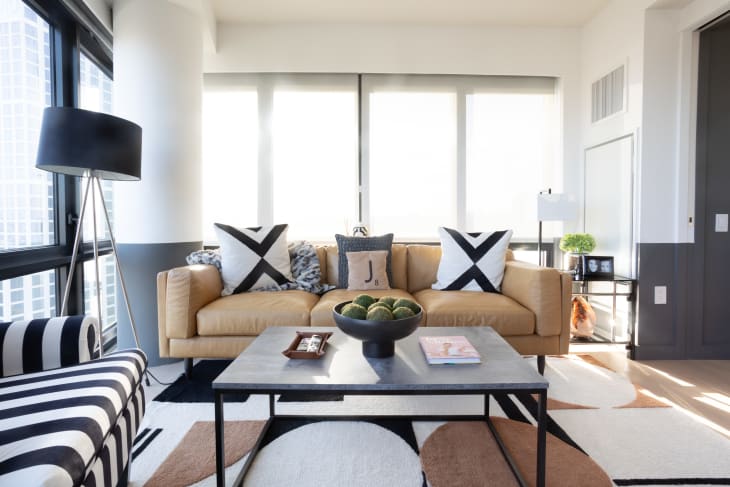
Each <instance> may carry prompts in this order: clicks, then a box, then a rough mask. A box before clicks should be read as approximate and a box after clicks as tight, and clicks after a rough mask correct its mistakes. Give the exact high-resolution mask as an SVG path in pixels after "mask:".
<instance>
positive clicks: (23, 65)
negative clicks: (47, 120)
mask: <svg viewBox="0 0 730 487" xmlns="http://www.w3.org/2000/svg"><path fill="white" fill-rule="evenodd" d="M77 13H79V12H77ZM79 15H80V17H78V18H77V17H76V16H75V15H74V14H72V13H71V12H70V11H69V10H68V9H67V7H66V6H65V3H64V2H58V1H56V0H32V1H23V0H0V319H3V320H17V319H31V318H34V317H41V316H53V315H55V314H56V311H57V307H58V303H59V302H60V291H61V290H62V289H59V287H60V286H59V285H58V282H59V280H60V279H62V278H63V277H64V276H65V275H67V274H68V271H69V265H70V262H71V255H70V252H71V249H72V247H73V238H74V225H73V224H72V223H69V221H70V217H72V216H73V215H78V214H79V212H80V208H79V203H80V202H79V201H74V198H73V195H76V194H77V193H78V189H79V188H78V178H75V177H70V176H63V175H54V174H52V173H50V172H46V171H40V170H36V169H35V158H36V153H37V144H38V137H39V132H40V124H41V120H42V115H43V109H44V108H45V107H47V106H74V103H75V101H76V100H77V99H78V100H81V104H80V105H77V106H83V107H85V108H90V109H94V110H104V111H108V110H109V109H110V108H111V105H110V103H111V85H110V83H111V81H110V78H109V76H108V73H111V51H110V49H109V48H108V47H107V46H108V45H109V42H110V36H109V33H107V32H100V31H98V30H96V28H95V27H94V26H93V25H92V23H93V22H90V21H89V20H88V19H86V18H85V15H86V14H85V13H84V12H81V13H79ZM80 52H83V53H85V54H83V55H81V56H80V54H79V53H80ZM92 59H93V61H92ZM100 66H103V67H104V68H103V69H101V68H100ZM79 67H80V69H79V70H77V68H79ZM79 71H81V72H79ZM105 193H106V192H105ZM107 194H108V193H107ZM58 196H60V197H58ZM110 201H111V200H110ZM102 228H103V227H102ZM90 247H91V246H89V245H85V246H82V248H81V249H80V252H79V263H78V264H77V269H76V273H75V275H76V276H81V273H82V269H83V262H84V261H88V260H89V259H90V258H93V254H92V252H91V250H90ZM109 247H110V245H109V242H108V241H107V242H102V245H101V248H100V251H101V253H102V255H104V254H107V253H108V252H109V251H110V248H109ZM111 275H113V274H111ZM108 281H111V279H107V282H108ZM78 287H80V286H78ZM76 288H77V287H74V288H73V289H72V290H71V292H70V301H69V305H68V309H67V310H66V312H67V313H69V314H76V313H83V312H84V308H83V305H84V301H83V294H82V293H81V292H79V291H77V290H76ZM107 291H108V294H109V295H112V296H113V294H114V293H113V292H110V291H109V290H108V289H107ZM111 303H112V304H113V301H111Z"/></svg>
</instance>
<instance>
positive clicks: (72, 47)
mask: <svg viewBox="0 0 730 487" xmlns="http://www.w3.org/2000/svg"><path fill="white" fill-rule="evenodd" d="M21 1H22V2H23V3H25V5H27V6H28V7H29V8H30V9H32V10H33V11H34V12H35V13H36V14H38V15H39V16H40V17H41V18H42V19H43V20H44V21H46V22H47V23H48V24H49V30H50V32H49V34H50V39H49V40H50V50H51V106H59V107H64V106H67V107H77V106H78V103H79V81H80V80H79V74H80V73H79V65H80V55H81V52H83V53H84V54H85V55H86V56H88V57H89V58H90V59H91V60H92V61H93V62H94V63H95V64H97V66H99V67H100V68H101V69H102V71H104V73H105V74H107V75H108V76H109V77H110V78H112V79H113V76H112V75H113V63H112V56H111V50H110V48H109V47H108V45H107V44H103V43H102V41H107V42H109V41H110V36H109V33H108V32H103V31H101V30H100V28H99V26H100V25H101V24H100V23H99V22H98V21H97V22H93V21H90V20H89V18H90V17H89V15H88V7H86V5H85V4H84V3H83V1H82V0H73V1H71V2H70V4H69V5H70V6H71V7H72V9H69V8H67V7H66V6H64V5H63V4H62V3H61V2H58V1H57V0H21ZM92 17H93V15H92ZM99 39H101V40H99ZM82 186H83V185H82V183H81V180H80V178H77V177H74V176H66V175H61V174H54V175H53V196H54V208H53V212H54V230H55V238H56V241H55V243H54V244H52V245H45V246H38V247H28V248H22V249H7V250H1V251H0V281H4V280H6V279H12V278H15V277H22V276H25V275H29V274H34V273H37V272H42V271H48V270H55V271H56V273H55V275H56V286H55V293H56V302H57V303H60V302H61V300H62V296H63V294H62V293H63V291H64V288H65V284H66V279H67V276H68V273H69V271H70V265H71V260H72V253H73V244H74V237H75V231H76V223H77V221H78V215H79V214H80V211H81V191H82V189H83V188H82ZM111 252H112V246H111V241H110V240H103V241H100V242H99V255H100V256H102V255H107V254H109V253H111ZM93 258H94V251H93V244H92V243H91V242H89V243H83V244H80V245H79V249H78V252H77V262H76V269H75V271H74V279H73V281H72V283H71V289H70V293H69V302H68V309H67V313H68V314H83V312H84V296H83V288H84V279H83V277H84V276H83V264H84V262H86V261H88V260H93ZM115 335H116V333H115ZM115 341H116V340H115V339H114V340H113V342H115ZM113 342H112V343H108V344H107V345H110V346H113V345H114V343H113Z"/></svg>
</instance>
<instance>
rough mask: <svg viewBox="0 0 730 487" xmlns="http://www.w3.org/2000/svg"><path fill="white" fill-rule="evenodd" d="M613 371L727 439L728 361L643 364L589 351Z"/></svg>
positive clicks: (729, 420)
mask: <svg viewBox="0 0 730 487" xmlns="http://www.w3.org/2000/svg"><path fill="white" fill-rule="evenodd" d="M576 352H577V353H583V352H585V353H590V354H591V355H593V356H594V357H595V358H597V359H598V360H600V361H602V362H603V363H605V364H606V365H608V366H609V367H611V368H612V369H614V370H615V371H617V372H618V373H620V374H623V375H624V376H626V377H627V378H629V379H630V380H631V381H632V382H634V384H636V385H638V386H639V387H643V388H645V389H646V390H648V391H649V392H651V393H652V394H653V395H654V396H656V397H657V398H659V399H660V400H665V401H668V402H669V403H671V404H672V405H673V406H675V407H677V408H679V409H680V410H682V411H683V412H684V413H685V414H687V415H688V416H690V417H693V418H695V419H696V420H698V421H701V422H704V423H706V424H707V425H708V426H710V427H711V428H713V429H715V430H716V431H718V432H719V433H721V434H723V435H725V436H727V437H728V438H730V360H645V361H635V360H629V359H628V358H626V354H625V352H624V351H622V350H620V349H617V350H616V351H613V350H610V349H609V350H605V351H601V350H598V349H596V350H590V351H589V350H588V349H584V348H582V347H573V346H571V353H576Z"/></svg>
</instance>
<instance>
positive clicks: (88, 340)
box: [0, 315, 101, 377]
mask: <svg viewBox="0 0 730 487" xmlns="http://www.w3.org/2000/svg"><path fill="white" fill-rule="evenodd" d="M100 353H101V337H100V334H99V320H98V319H97V318H96V317H94V316H81V315H79V316H60V317H57V318H39V319H34V320H22V321H15V322H12V323H0V369H1V371H2V374H1V375H2V377H7V376H11V375H17V374H27V373H30V372H41V371H44V370H51V369H57V368H59V367H67V366H70V365H78V364H80V363H83V362H88V361H89V360H92V359H95V358H99V356H100Z"/></svg>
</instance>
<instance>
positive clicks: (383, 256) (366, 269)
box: [345, 250, 390, 291]
mask: <svg viewBox="0 0 730 487" xmlns="http://www.w3.org/2000/svg"><path fill="white" fill-rule="evenodd" d="M345 255H347V267H348V269H349V275H348V278H347V289H349V290H358V291H366V290H371V289H390V286H389V285H388V274H387V272H386V265H387V259H388V251H387V250H370V251H361V252H347V253H346V254H345Z"/></svg>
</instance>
